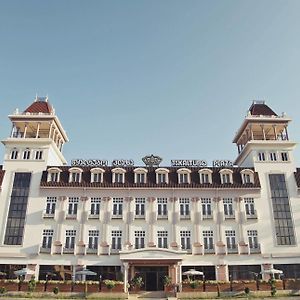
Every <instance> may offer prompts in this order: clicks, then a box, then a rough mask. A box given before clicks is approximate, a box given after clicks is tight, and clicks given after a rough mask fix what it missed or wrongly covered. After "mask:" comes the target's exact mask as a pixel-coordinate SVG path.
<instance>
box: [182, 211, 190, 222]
mask: <svg viewBox="0 0 300 300" xmlns="http://www.w3.org/2000/svg"><path fill="white" fill-rule="evenodd" d="M190 219H191V215H190V214H189V213H187V214H182V215H180V220H190Z"/></svg>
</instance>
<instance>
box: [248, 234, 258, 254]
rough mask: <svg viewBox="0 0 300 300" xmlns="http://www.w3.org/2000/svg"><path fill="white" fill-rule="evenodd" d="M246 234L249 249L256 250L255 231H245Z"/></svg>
mask: <svg viewBox="0 0 300 300" xmlns="http://www.w3.org/2000/svg"><path fill="white" fill-rule="evenodd" d="M247 234H248V243H249V248H250V249H258V248H259V244H258V237H257V230H247Z"/></svg>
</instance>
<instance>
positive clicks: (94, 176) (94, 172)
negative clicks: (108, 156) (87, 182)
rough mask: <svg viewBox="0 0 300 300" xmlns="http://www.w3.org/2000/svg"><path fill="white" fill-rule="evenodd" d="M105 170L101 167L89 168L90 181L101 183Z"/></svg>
mask: <svg viewBox="0 0 300 300" xmlns="http://www.w3.org/2000/svg"><path fill="white" fill-rule="evenodd" d="M104 172H105V170H103V169H101V168H93V169H91V183H94V182H95V183H96V182H97V183H101V182H103V173H104Z"/></svg>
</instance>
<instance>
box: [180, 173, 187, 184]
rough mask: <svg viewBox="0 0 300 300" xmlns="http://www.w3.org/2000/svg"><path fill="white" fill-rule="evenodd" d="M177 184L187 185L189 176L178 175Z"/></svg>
mask: <svg viewBox="0 0 300 300" xmlns="http://www.w3.org/2000/svg"><path fill="white" fill-rule="evenodd" d="M179 183H189V174H188V173H179Z"/></svg>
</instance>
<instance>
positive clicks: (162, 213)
mask: <svg viewBox="0 0 300 300" xmlns="http://www.w3.org/2000/svg"><path fill="white" fill-rule="evenodd" d="M167 203H168V199H167V198H157V215H158V217H167V216H168V207H167V205H168V204H167Z"/></svg>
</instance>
